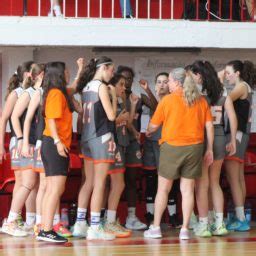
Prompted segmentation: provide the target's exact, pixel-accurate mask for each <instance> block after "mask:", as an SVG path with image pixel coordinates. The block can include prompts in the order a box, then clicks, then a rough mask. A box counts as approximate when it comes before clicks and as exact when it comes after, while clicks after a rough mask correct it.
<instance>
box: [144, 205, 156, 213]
mask: <svg viewBox="0 0 256 256" xmlns="http://www.w3.org/2000/svg"><path fill="white" fill-rule="evenodd" d="M146 208H147V212H149V213H151V214H152V215H154V204H146Z"/></svg>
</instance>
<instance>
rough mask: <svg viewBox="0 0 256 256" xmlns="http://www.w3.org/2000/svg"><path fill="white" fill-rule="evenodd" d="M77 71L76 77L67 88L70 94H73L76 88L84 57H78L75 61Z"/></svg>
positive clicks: (83, 64)
mask: <svg viewBox="0 0 256 256" xmlns="http://www.w3.org/2000/svg"><path fill="white" fill-rule="evenodd" d="M76 63H77V73H76V77H75V79H74V81H73V83H72V84H71V85H70V86H68V89H69V90H70V94H75V93H76V91H77V90H76V89H77V83H78V80H79V77H80V74H81V72H82V71H83V69H84V66H85V59H84V58H79V59H78V60H77V61H76Z"/></svg>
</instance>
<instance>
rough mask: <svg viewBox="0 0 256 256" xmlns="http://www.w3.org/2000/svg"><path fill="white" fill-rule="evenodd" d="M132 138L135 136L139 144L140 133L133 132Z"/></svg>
mask: <svg viewBox="0 0 256 256" xmlns="http://www.w3.org/2000/svg"><path fill="white" fill-rule="evenodd" d="M134 136H135V138H136V140H137V142H138V143H139V144H140V136H141V134H140V132H137V131H136V132H134Z"/></svg>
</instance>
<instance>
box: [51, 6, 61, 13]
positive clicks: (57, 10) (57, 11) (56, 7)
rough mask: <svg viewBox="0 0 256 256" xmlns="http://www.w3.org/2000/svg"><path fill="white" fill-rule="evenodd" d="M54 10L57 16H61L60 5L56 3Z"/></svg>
mask: <svg viewBox="0 0 256 256" xmlns="http://www.w3.org/2000/svg"><path fill="white" fill-rule="evenodd" d="M53 10H54V12H55V15H56V16H61V9H60V6H59V5H55V6H54V7H53Z"/></svg>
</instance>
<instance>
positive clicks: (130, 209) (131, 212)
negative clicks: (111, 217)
mask: <svg viewBox="0 0 256 256" xmlns="http://www.w3.org/2000/svg"><path fill="white" fill-rule="evenodd" d="M135 211H136V208H135V207H128V218H134V217H135Z"/></svg>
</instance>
